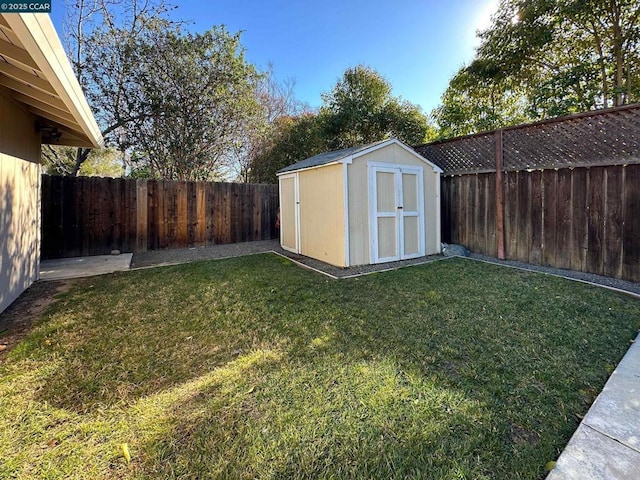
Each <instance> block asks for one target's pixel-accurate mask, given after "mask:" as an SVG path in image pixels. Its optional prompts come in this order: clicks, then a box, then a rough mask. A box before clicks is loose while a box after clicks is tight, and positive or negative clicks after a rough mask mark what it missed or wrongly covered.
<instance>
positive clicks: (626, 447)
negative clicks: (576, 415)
mask: <svg viewBox="0 0 640 480" xmlns="http://www.w3.org/2000/svg"><path fill="white" fill-rule="evenodd" d="M638 478H640V335H639V336H638V338H636V341H635V342H634V343H633V344H632V345H631V347H630V348H629V350H628V351H627V353H626V355H625V356H624V357H623V358H622V361H621V362H620V364H619V365H618V367H617V368H616V369H615V371H614V372H613V374H612V375H611V377H610V378H609V381H608V382H607V383H606V385H605V387H604V389H603V390H602V392H601V393H600V395H598V398H596V401H595V402H594V403H593V405H592V406H591V408H590V409H589V412H587V414H586V415H585V417H584V419H583V420H582V422H581V423H580V425H579V426H578V429H577V430H576V432H575V433H574V434H573V437H571V440H570V441H569V443H568V444H567V447H566V448H565V450H564V451H563V452H562V454H561V455H560V457H559V458H558V462H557V464H556V468H554V469H553V470H552V471H551V473H550V474H549V475H548V476H547V480H579V479H592V480H600V479H602V480H631V479H634V480H636V479H638Z"/></svg>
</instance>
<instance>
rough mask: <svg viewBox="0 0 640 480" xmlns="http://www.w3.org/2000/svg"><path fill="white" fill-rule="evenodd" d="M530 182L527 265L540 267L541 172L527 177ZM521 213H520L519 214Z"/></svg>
mask: <svg viewBox="0 0 640 480" xmlns="http://www.w3.org/2000/svg"><path fill="white" fill-rule="evenodd" d="M528 176H529V177H530V179H531V180H530V182H531V200H530V205H531V206H530V209H531V239H530V246H529V263H533V264H534V265H540V263H542V249H543V246H544V238H543V234H544V229H545V225H544V224H543V215H544V213H543V207H544V194H545V193H546V191H545V190H544V184H543V172H541V171H540V170H536V171H535V172H531V173H530V174H529V175H528ZM521 213H522V212H521Z"/></svg>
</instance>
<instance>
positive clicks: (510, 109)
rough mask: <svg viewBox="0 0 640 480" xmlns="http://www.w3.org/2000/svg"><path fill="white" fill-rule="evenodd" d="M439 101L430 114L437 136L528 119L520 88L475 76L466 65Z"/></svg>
mask: <svg viewBox="0 0 640 480" xmlns="http://www.w3.org/2000/svg"><path fill="white" fill-rule="evenodd" d="M441 101H442V103H441V105H440V106H438V107H437V108H436V109H435V110H434V111H433V113H432V115H433V118H434V120H435V121H436V123H437V125H438V135H437V136H438V138H451V137H456V136H460V135H468V134H470V133H475V132H481V131H485V130H493V129H495V128H500V127H504V126H507V125H517V124H519V123H523V122H526V121H528V120H530V119H531V117H529V116H528V115H527V108H526V107H527V99H526V96H525V95H524V92H523V91H522V90H521V89H519V88H518V87H517V86H514V85H509V84H508V82H507V81H502V82H494V81H489V80H486V79H478V78H477V77H476V76H474V75H473V73H471V72H469V71H468V70H467V69H466V68H463V69H461V70H460V71H459V72H458V73H457V74H456V75H455V76H454V77H453V78H452V79H451V81H450V82H449V86H448V87H447V90H446V91H445V92H444V94H443V95H442V100H441Z"/></svg>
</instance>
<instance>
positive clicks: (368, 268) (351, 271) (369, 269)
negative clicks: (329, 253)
mask: <svg viewBox="0 0 640 480" xmlns="http://www.w3.org/2000/svg"><path fill="white" fill-rule="evenodd" d="M273 251H274V252H277V253H279V254H280V255H283V256H285V257H288V258H290V259H292V260H295V261H296V262H298V263H301V264H303V265H306V266H307V267H311V268H313V269H315V270H320V271H321V272H324V273H326V274H328V275H331V276H333V277H337V278H348V277H357V276H359V275H365V274H367V273H375V272H381V271H384V270H396V269H398V268H402V267H408V266H411V265H421V264H423V263H429V262H433V261H435V260H442V259H444V257H443V256H442V255H429V256H426V257H419V258H412V259H410V260H400V261H398V262H387V263H376V264H375V265H359V266H356V267H347V268H340V267H334V266H333V265H329V264H328V263H324V262H321V261H320V260H316V259H314V258H309V257H305V256H303V255H297V254H295V253H292V252H289V251H287V250H283V249H282V248H281V247H280V246H279V245H278V247H277V248H274V249H273Z"/></svg>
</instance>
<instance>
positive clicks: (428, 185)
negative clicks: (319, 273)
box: [348, 144, 440, 265]
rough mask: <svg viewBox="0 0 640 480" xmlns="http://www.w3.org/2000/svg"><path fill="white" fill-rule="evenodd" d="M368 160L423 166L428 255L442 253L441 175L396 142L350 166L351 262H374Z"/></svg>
mask: <svg viewBox="0 0 640 480" xmlns="http://www.w3.org/2000/svg"><path fill="white" fill-rule="evenodd" d="M367 162H378V163H391V164H396V165H410V166H422V167H424V168H423V184H424V224H425V254H426V255H432V254H436V253H439V252H438V249H439V248H440V238H439V236H440V233H439V231H440V229H439V225H438V212H439V210H440V201H439V198H438V194H439V181H438V175H437V173H436V172H434V171H433V169H432V168H431V166H430V165H428V164H426V163H424V162H423V161H421V160H420V159H419V158H416V157H415V156H414V155H412V154H411V153H410V152H407V151H406V150H405V149H403V148H402V147H400V146H398V145H395V144H392V145H389V146H387V147H384V148H381V149H378V150H375V151H373V152H371V153H368V154H366V155H363V156H361V157H358V158H356V159H355V160H354V161H353V163H352V164H351V165H349V169H348V182H349V242H350V250H349V261H350V264H351V265H365V264H368V263H370V255H369V241H370V239H369V204H368V198H369V197H368V188H369V187H368V170H367Z"/></svg>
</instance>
